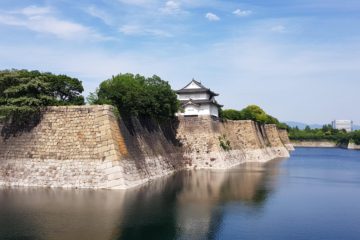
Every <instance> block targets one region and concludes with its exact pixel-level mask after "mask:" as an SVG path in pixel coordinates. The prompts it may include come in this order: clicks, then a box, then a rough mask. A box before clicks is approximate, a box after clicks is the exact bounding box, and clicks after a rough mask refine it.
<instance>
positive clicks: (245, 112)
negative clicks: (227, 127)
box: [220, 105, 288, 129]
mask: <svg viewBox="0 0 360 240" xmlns="http://www.w3.org/2000/svg"><path fill="white" fill-rule="evenodd" d="M220 116H221V118H223V119H227V120H252V121H255V122H258V123H260V124H275V125H276V126H277V127H278V128H281V129H288V126H287V125H286V124H285V123H281V122H280V121H279V120H278V119H276V118H275V117H273V116H271V115H268V114H267V113H266V112H265V111H264V110H263V109H261V108H260V107H259V106H256V105H250V106H247V107H246V108H244V109H242V110H240V111H239V110H234V109H226V110H222V111H220Z"/></svg>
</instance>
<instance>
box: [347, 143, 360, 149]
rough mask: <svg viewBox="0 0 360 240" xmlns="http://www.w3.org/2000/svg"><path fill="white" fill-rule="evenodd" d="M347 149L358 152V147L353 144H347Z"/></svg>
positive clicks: (359, 147)
mask: <svg viewBox="0 0 360 240" xmlns="http://www.w3.org/2000/svg"><path fill="white" fill-rule="evenodd" d="M348 149H351V150H360V145H357V144H355V143H352V142H351V143H349V145H348Z"/></svg>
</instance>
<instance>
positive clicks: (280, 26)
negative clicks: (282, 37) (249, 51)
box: [270, 25, 286, 33]
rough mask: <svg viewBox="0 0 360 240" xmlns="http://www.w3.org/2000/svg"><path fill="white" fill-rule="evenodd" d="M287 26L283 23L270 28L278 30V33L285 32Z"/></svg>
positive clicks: (273, 30) (274, 30)
mask: <svg viewBox="0 0 360 240" xmlns="http://www.w3.org/2000/svg"><path fill="white" fill-rule="evenodd" d="M285 29H286V28H285V27H284V26H283V25H276V26H273V27H272V28H271V29H270V30H271V31H272V32H277V33H284V32H285Z"/></svg>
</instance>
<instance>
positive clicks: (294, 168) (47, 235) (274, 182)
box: [0, 148, 360, 240]
mask: <svg viewBox="0 0 360 240" xmlns="http://www.w3.org/2000/svg"><path fill="white" fill-rule="evenodd" d="M359 224H360V152H359V151H349V150H342V149H320V148H314V149H305V148H298V149H297V150H296V151H295V152H294V153H293V154H292V157H291V158H290V159H285V160H274V161H272V162H270V163H268V164H265V165H260V164H251V165H245V166H241V167H238V168H234V169H231V170H228V171H184V172H180V173H177V174H175V175H173V176H170V177H167V178H163V179H159V180H157V181H154V182H152V183H150V184H147V185H145V186H142V187H139V188H136V189H132V190H127V191H109V190H100V191H91V190H60V189H39V188H31V189H25V188H22V189H0V239H1V240H2V239H20V240H21V239H23V240H30V239H31V240H32V239H41V240H42V239H44V240H45V239H46V240H47V239H50V240H52V239H59V240H60V239H61V240H79V239H84V240H85V239H86V240H93V239H94V240H95V239H96V240H102V239H106V240H107V239H295V240H300V239H307V240H308V239H316V240H318V239H324V240H325V239H326V240H330V239H360V227H359Z"/></svg>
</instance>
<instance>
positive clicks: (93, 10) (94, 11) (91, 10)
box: [85, 6, 112, 25]
mask: <svg viewBox="0 0 360 240" xmlns="http://www.w3.org/2000/svg"><path fill="white" fill-rule="evenodd" d="M85 12H87V13H88V14H89V15H91V16H93V17H95V18H98V19H100V20H102V21H103V22H104V23H105V24H107V25H111V24H112V19H111V17H110V15H109V14H107V13H106V12H105V11H103V10H100V9H98V8H97V7H95V6H89V7H88V8H86V9H85Z"/></svg>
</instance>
